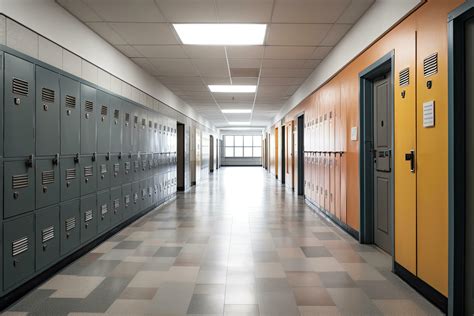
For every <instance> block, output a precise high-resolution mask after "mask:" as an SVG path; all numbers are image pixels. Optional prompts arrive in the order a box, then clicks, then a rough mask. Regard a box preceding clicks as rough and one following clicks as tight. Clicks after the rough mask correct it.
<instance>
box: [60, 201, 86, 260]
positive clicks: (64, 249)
mask: <svg viewBox="0 0 474 316" xmlns="http://www.w3.org/2000/svg"><path fill="white" fill-rule="evenodd" d="M80 216H81V215H80V200H79V199H75V200H71V201H68V202H66V203H62V204H61V213H60V221H61V255H64V254H67V253H68V252H70V251H72V250H74V249H76V248H77V247H78V246H79V245H80V243H81V240H80V238H81V236H80V224H81V220H80V219H81V217H80Z"/></svg>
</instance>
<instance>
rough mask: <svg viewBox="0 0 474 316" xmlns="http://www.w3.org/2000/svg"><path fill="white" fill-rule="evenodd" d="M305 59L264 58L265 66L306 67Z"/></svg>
mask: <svg viewBox="0 0 474 316" xmlns="http://www.w3.org/2000/svg"><path fill="white" fill-rule="evenodd" d="M305 62H306V60H304V59H297V60H294V59H264V60H263V63H262V67H263V68H305V67H304V64H305Z"/></svg>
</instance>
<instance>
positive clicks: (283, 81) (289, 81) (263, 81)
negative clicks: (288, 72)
mask: <svg viewBox="0 0 474 316" xmlns="http://www.w3.org/2000/svg"><path fill="white" fill-rule="evenodd" d="M305 79H306V78H288V77H281V78H260V82H259V85H260V86H271V85H289V86H290V85H300V84H302V83H303V82H304V80H305Z"/></svg>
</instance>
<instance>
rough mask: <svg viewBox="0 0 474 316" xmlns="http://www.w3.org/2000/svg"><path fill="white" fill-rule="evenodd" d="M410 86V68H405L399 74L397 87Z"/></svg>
mask: <svg viewBox="0 0 474 316" xmlns="http://www.w3.org/2000/svg"><path fill="white" fill-rule="evenodd" d="M409 84H410V68H405V69H403V70H402V71H400V73H399V85H400V87H405V86H408V85H409Z"/></svg>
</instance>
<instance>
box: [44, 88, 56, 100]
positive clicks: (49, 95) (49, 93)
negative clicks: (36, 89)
mask: <svg viewBox="0 0 474 316" xmlns="http://www.w3.org/2000/svg"><path fill="white" fill-rule="evenodd" d="M41 100H42V101H43V102H49V103H53V102H54V90H51V89H47V88H43V89H42V90H41Z"/></svg>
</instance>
